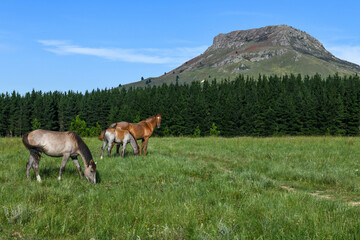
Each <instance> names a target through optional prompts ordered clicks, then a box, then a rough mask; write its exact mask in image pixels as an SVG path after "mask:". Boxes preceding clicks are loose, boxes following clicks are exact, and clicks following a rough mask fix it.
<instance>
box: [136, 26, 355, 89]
mask: <svg viewBox="0 0 360 240" xmlns="http://www.w3.org/2000/svg"><path fill="white" fill-rule="evenodd" d="M299 73H300V74H302V75H314V74H321V75H323V76H327V75H331V74H335V73H339V74H355V73H360V66H359V65H357V64H354V63H350V62H347V61H344V60H341V59H339V58H336V57H335V56H333V55H332V54H331V53H330V52H329V51H327V50H326V49H325V48H324V46H323V45H322V44H321V43H320V42H319V41H318V40H317V39H315V38H314V37H312V36H310V35H309V34H307V33H306V32H304V31H301V30H299V29H296V28H293V27H290V26H288V25H274V26H266V27H262V28H255V29H249V30H238V31H233V32H230V33H226V34H223V33H222V34H219V35H217V36H215V38H214V41H213V44H212V45H211V46H210V47H209V48H208V49H207V50H206V51H205V52H204V53H203V54H201V55H199V56H197V57H195V58H193V59H190V60H188V61H186V62H185V63H184V64H182V65H181V66H179V67H177V68H175V69H173V70H170V71H169V72H168V73H166V74H164V75H162V76H159V77H157V78H151V79H150V80H151V81H149V80H148V79H145V80H144V81H140V82H138V83H135V84H134V85H136V86H146V85H149V83H150V85H161V84H163V83H174V82H178V83H186V82H191V81H199V80H200V81H203V80H205V79H208V80H211V79H215V78H216V79H224V78H227V79H231V78H233V77H235V76H237V75H239V74H244V75H248V76H258V75H259V74H265V75H274V74H277V75H284V74H299Z"/></svg>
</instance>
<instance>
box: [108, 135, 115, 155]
mask: <svg viewBox="0 0 360 240" xmlns="http://www.w3.org/2000/svg"><path fill="white" fill-rule="evenodd" d="M114 144H115V143H114V139H110V140H109V145H108V149H107V150H108V157H111V149H112V148H113V146H114Z"/></svg>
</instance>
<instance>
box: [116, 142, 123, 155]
mask: <svg viewBox="0 0 360 240" xmlns="http://www.w3.org/2000/svg"><path fill="white" fill-rule="evenodd" d="M123 148H124V147H123ZM119 149H120V144H116V156H117V157H118V156H120V154H119ZM121 156H122V150H121ZM122 157H123V156H122Z"/></svg>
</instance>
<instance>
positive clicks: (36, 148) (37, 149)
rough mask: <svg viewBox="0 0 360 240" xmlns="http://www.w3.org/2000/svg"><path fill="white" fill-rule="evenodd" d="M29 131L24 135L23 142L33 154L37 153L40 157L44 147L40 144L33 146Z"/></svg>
mask: <svg viewBox="0 0 360 240" xmlns="http://www.w3.org/2000/svg"><path fill="white" fill-rule="evenodd" d="M28 137H29V133H26V134H25V135H24V136H23V137H22V142H23V144H24V146H25V147H26V148H27V149H28V150H29V151H30V154H31V155H35V156H36V157H37V158H40V156H41V153H42V148H41V147H39V146H33V145H31V144H30V143H29V139H28Z"/></svg>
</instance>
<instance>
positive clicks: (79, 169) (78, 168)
mask: <svg viewBox="0 0 360 240" xmlns="http://www.w3.org/2000/svg"><path fill="white" fill-rule="evenodd" d="M103 152H104V150H103ZM101 156H102V154H101ZM72 160H73V162H74V164H75V166H76V169H77V170H78V172H79V175H80V178H83V176H82V172H81V166H80V164H79V160H78V159H77V157H74V158H73V159H72Z"/></svg>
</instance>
